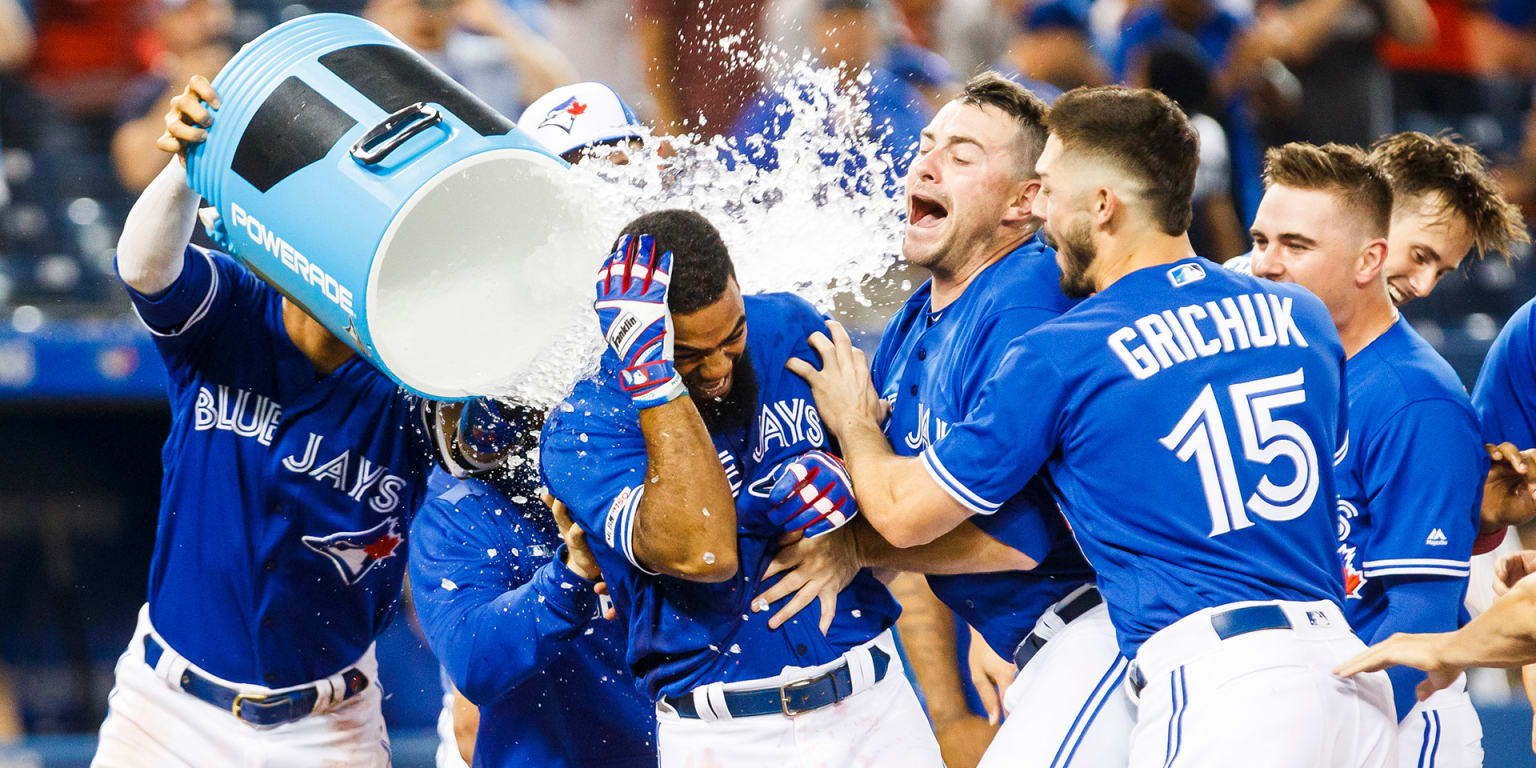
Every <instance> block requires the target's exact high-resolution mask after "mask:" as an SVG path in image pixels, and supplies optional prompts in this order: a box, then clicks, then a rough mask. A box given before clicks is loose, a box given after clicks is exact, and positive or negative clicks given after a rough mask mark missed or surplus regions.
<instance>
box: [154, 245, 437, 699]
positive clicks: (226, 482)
mask: <svg viewBox="0 0 1536 768" xmlns="http://www.w3.org/2000/svg"><path fill="white" fill-rule="evenodd" d="M129 295H130V296H131V297H132V299H133V303H134V308H135V309H136V310H137V311H138V313H139V315H140V317H141V318H143V320H144V322H145V324H146V325H147V326H149V329H150V331H151V332H152V333H153V334H154V337H155V344H156V345H157V346H158V347H159V349H160V352H161V354H162V355H163V356H164V358H165V364H166V369H167V370H168V371H169V373H170V376H169V381H168V384H167V391H168V393H169V396H170V402H171V433H170V437H168V438H167V439H166V441H165V450H164V452H163V460H164V464H165V476H164V479H163V480H162V482H161V487H160V515H159V528H158V529H157V531H156V533H155V555H154V560H153V562H152V563H151V565H150V573H149V614H150V620H151V622H153V624H154V626H155V629H156V630H157V631H158V632H159V633H160V635H161V636H163V637H164V638H165V640H166V642H168V643H169V644H170V646H171V647H172V648H174V649H176V651H177V652H179V653H181V654H182V655H183V656H186V657H187V658H188V659H190V660H191V661H192V662H193V663H194V664H196V665H198V666H199V667H201V668H203V669H204V670H206V671H208V672H210V673H212V674H214V675H217V676H219V677H221V678H224V679H226V680H230V681H233V682H240V683H253V684H257V685H265V686H270V687H282V686H289V685H297V684H299V683H304V682H307V681H310V680H315V679H318V678H321V677H325V676H327V675H331V674H334V673H336V672H338V671H341V670H342V669H344V668H346V667H347V665H349V664H351V663H353V662H355V661H356V660H357V659H358V658H359V657H360V656H362V655H363V652H364V651H366V650H367V649H368V646H369V645H370V644H371V643H372V642H373V639H374V637H375V636H376V635H377V634H378V633H379V632H380V631H382V630H383V629H384V626H385V625H386V624H388V623H389V619H390V616H391V615H392V613H393V611H394V607H395V604H396V602H397V600H398V598H399V596H400V583H401V580H402V578H404V575H405V534H406V529H407V528H408V527H409V525H410V518H409V516H410V513H411V512H412V511H414V510H415V509H416V507H417V506H419V505H420V503H421V499H422V497H423V494H424V491H425V489H426V478H427V473H428V471H429V469H430V468H431V465H432V458H431V447H430V443H429V442H428V440H427V437H426V434H427V433H426V431H425V428H424V424H423V422H422V418H423V410H424V409H423V408H422V402H421V401H420V400H417V399H416V398H413V397H410V396H408V395H406V394H404V393H403V392H402V391H401V390H399V389H398V388H397V387H396V386H395V385H394V383H392V382H391V381H390V380H389V378H388V377H386V376H384V375H383V374H381V373H379V372H378V371H377V370H375V369H374V368H373V366H371V365H370V364H369V363H368V362H367V361H366V360H364V359H363V358H362V357H361V356H358V355H354V356H353V357H351V358H350V359H348V360H347V361H346V362H345V363H343V364H342V365H341V367H339V368H337V369H336V370H334V371H332V372H331V373H330V374H328V375H325V376H319V375H317V373H316V371H315V367H314V365H313V364H312V363H310V361H309V359H308V358H306V357H305V356H304V354H303V353H302V352H300V351H299V349H298V348H297V347H295V346H294V345H293V342H292V341H290V340H289V338H288V333H287V331H286V330H284V328H283V319H282V297H281V296H280V295H279V294H278V292H277V291H276V290H274V289H272V288H271V287H270V286H268V285H267V284H266V283H263V282H262V281H261V280H259V279H257V278H256V276H254V275H252V274H251V273H250V271H248V270H247V269H245V268H244V267H242V266H240V265H239V264H238V263H236V262H235V261H234V260H233V259H231V258H229V257H228V256H225V255H224V254H221V253H214V252H209V251H205V250H203V249H201V248H198V247H196V246H189V247H188V248H187V251H186V256H185V262H184V264H183V266H182V270H181V275H180V276H179V277H178V278H177V279H176V282H175V283H174V284H172V285H171V286H170V288H168V289H167V290H166V291H164V292H162V293H161V294H158V295H156V296H154V297H146V296H143V295H141V294H139V293H138V292H136V291H133V290H132V289H131V288H130V289H129Z"/></svg>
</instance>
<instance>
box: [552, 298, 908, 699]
mask: <svg viewBox="0 0 1536 768" xmlns="http://www.w3.org/2000/svg"><path fill="white" fill-rule="evenodd" d="M745 303H746V313H747V347H746V348H747V355H748V356H750V359H751V367H752V370H753V372H754V374H755V378H756V380H757V388H758V395H757V402H756V404H755V405H754V410H753V413H754V414H755V418H753V419H752V422H751V424H750V426H748V427H746V428H734V429H730V430H725V432H724V434H713V433H712V434H711V435H710V437H711V438H712V439H713V441H714V444H715V448H716V450H718V451H719V453H720V459H721V462H722V463H723V464H724V466H725V469H726V476H727V478H729V479H730V481H731V488H732V491H733V493H734V494H735V495H736V519H737V528H738V533H739V536H738V550H737V551H738V558H739V559H738V562H739V563H740V567H739V568H738V569H737V572H736V575H735V576H734V577H733V578H731V579H729V580H727V581H725V582H722V583H718V584H703V583H694V582H688V581H684V580H681V579H675V578H671V577H667V576H660V575H656V574H652V573H648V572H646V570H645V569H644V568H642V567H641V566H640V564H639V563H638V562H637V561H636V559H635V557H634V553H633V552H632V551H631V550H630V541H631V539H630V536H631V532H632V529H633V525H634V514H635V512H636V510H637V509H638V508H639V503H640V496H641V494H642V489H643V488H644V486H645V482H646V474H645V473H646V453H645V437H644V435H643V434H642V433H641V432H640V422H639V415H638V412H637V411H636V410H635V408H634V406H633V404H632V403H631V401H630V399H629V396H628V395H626V394H624V391H623V390H622V389H621V388H620V387H619V384H618V377H617V373H616V370H617V367H618V365H619V364H618V361H617V358H616V357H614V355H613V354H612V353H611V352H609V353H608V354H606V355H605V356H604V358H603V363H602V369H601V370H600V371H599V373H598V374H597V375H596V376H595V377H593V378H590V379H587V380H585V381H583V382H581V383H579V384H577V385H576V388H575V391H574V392H573V393H572V395H571V397H570V398H569V399H567V400H566V401H565V402H564V403H562V404H561V405H559V406H557V407H556V408H555V410H554V412H553V413H552V414H551V415H550V418H549V421H548V422H546V424H545V425H544V433H543V438H542V440H541V443H540V448H539V459H540V463H541V465H542V467H541V469H542V471H543V473H544V482H545V485H546V486H547V487H548V488H549V490H550V492H551V493H552V494H554V496H555V497H556V498H558V499H560V500H562V501H564V502H565V503H566V505H567V506H569V507H570V509H571V513H572V515H573V516H574V518H575V519H576V521H577V522H578V523H579V524H580V525H581V526H582V528H583V529H585V530H587V531H591V532H592V535H591V536H590V538H589V541H591V543H592V549H593V552H594V554H595V555H596V556H597V559H598V564H599V566H600V567H601V568H602V570H603V577H604V579H605V580H606V581H607V582H608V587H609V589H610V591H611V592H612V594H613V600H614V604H615V605H616V606H617V608H618V611H619V614H620V617H621V618H622V619H623V620H625V621H626V622H627V624H628V628H629V649H628V660H629V664H630V668H631V669H632V670H633V671H634V673H635V676H636V678H638V680H637V684H638V685H639V686H640V688H641V690H642V691H643V692H645V694H646V695H647V696H650V697H651V698H653V699H654V698H656V697H658V696H662V695H668V696H671V695H678V694H681V693H684V692H686V691H689V690H692V689H693V688H695V687H697V686H699V685H703V684H706V683H711V682H715V681H727V682H728V681H733V680H752V679H758V678H764V677H771V676H773V675H777V674H779V673H780V672H781V671H782V670H783V668H784V667H785V666H811V665H816V664H823V663H826V662H829V661H832V660H834V659H836V658H837V657H838V656H841V655H842V654H843V653H845V652H846V651H848V650H849V649H851V648H853V647H854V646H856V645H859V644H860V643H863V642H865V641H867V640H869V639H870V638H872V637H874V636H875V635H877V634H879V633H880V632H881V631H883V630H885V629H886V628H887V627H889V626H891V625H892V624H893V623H895V618H896V613H897V610H898V609H897V607H896V604H895V602H894V601H893V600H892V599H891V596H890V593H889V592H887V591H886V589H885V587H884V586H882V585H881V584H880V583H879V582H878V581H876V580H875V579H874V577H872V576H870V575H869V573H868V571H865V572H862V573H860V574H859V575H858V576H857V577H855V579H854V580H853V582H852V583H851V584H850V585H849V586H848V587H847V588H846V589H845V590H844V591H843V593H842V595H841V596H840V597H839V598H838V604H837V608H838V610H837V617H836V618H835V619H834V621H833V623H832V628H831V630H830V631H829V632H828V633H827V635H825V636H823V635H822V634H821V631H820V629H819V628H818V627H817V624H816V622H817V618H818V617H817V616H816V615H815V614H816V612H815V611H806V612H803V613H801V614H799V615H797V616H796V617H795V618H793V619H791V620H790V621H789V622H787V623H786V624H784V625H783V626H782V627H780V628H779V629H777V630H769V629H768V617H770V616H771V615H772V613H771V612H770V613H756V614H755V613H753V612H752V611H751V608H750V603H751V600H752V599H753V598H754V597H755V596H757V595H758V594H760V593H761V592H762V591H763V590H764V589H765V588H767V586H769V585H771V584H772V581H766V582H765V581H764V580H763V578H762V575H763V573H764V571H765V570H766V569H767V567H768V563H769V561H770V560H772V558H773V555H774V553H775V552H777V551H778V544H777V540H778V537H779V536H780V534H781V533H782V531H780V530H778V529H777V528H775V527H773V526H772V524H771V523H769V522H768V518H767V514H766V510H767V497H768V493H769V491H770V489H771V488H772V487H773V481H774V479H776V477H777V472H778V471H779V470H780V469H781V468H782V467H783V466H784V464H785V463H786V462H788V461H790V460H791V459H793V458H794V457H796V456H798V455H800V454H802V453H804V452H805V451H808V450H810V449H813V448H825V447H826V432H825V430H824V429H823V428H822V425H821V418H820V416H818V415H817V413H816V407H815V401H814V399H813V398H812V397H811V392H810V389H809V388H808V387H807V386H806V384H805V382H804V381H803V380H802V379H801V378H800V377H798V376H796V375H794V374H792V373H790V372H789V371H787V370H785V368H784V363H785V362H786V361H787V360H788V359H789V358H790V357H800V358H803V359H807V360H813V361H814V360H816V359H817V358H816V356H815V353H814V352H813V351H812V350H811V349H810V346H809V345H808V344H807V343H806V338H807V337H809V336H810V334H811V333H813V332H815V331H818V330H823V329H825V327H826V326H825V321H824V319H823V318H822V317H821V315H819V314H817V312H816V311H815V309H813V308H812V307H811V306H810V304H808V303H806V302H805V301H804V300H802V299H799V298H797V297H795V296H791V295H789V294H767V295H762V296H747V297H745ZM742 378H743V377H742V376H740V375H738V376H737V377H736V381H735V383H734V385H733V386H735V387H743V386H746V383H745V382H743V381H742ZM702 513H703V510H701V514H702ZM786 599H788V598H786Z"/></svg>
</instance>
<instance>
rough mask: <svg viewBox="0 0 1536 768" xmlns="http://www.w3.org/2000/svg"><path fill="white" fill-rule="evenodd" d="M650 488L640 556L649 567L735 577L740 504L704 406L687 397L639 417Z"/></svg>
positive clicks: (639, 517) (639, 529) (637, 539)
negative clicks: (703, 413) (700, 408)
mask: <svg viewBox="0 0 1536 768" xmlns="http://www.w3.org/2000/svg"><path fill="white" fill-rule="evenodd" d="M640 430H641V432H643V433H644V435H645V451H646V461H647V464H648V467H647V470H646V483H645V487H644V495H643V496H642V497H641V499H640V503H639V507H638V512H637V514H636V516H635V522H634V534H633V536H634V544H633V546H634V553H635V556H636V558H637V559H639V560H640V561H641V562H642V563H643V564H644V565H645V566H646V567H648V568H650V569H652V570H655V571H659V572H661V573H664V574H667V575H669V576H675V577H677V578H681V579H688V580H690V581H724V580H725V579H728V578H730V577H731V576H733V575H735V573H736V499H735V497H734V496H732V495H731V484H730V481H729V480H727V479H726V476H725V468H724V467H722V466H721V464H720V456H719V454H718V453H717V452H716V451H715V445H714V442H713V441H711V440H710V437H709V430H708V429H706V428H705V426H704V419H703V418H702V417H701V416H699V411H698V408H696V407H695V406H694V404H693V399H692V398H691V397H688V396H686V395H685V396H683V397H678V398H675V399H673V400H672V401H671V402H669V403H666V404H665V405H658V406H654V407H651V408H646V409H644V410H642V411H640Z"/></svg>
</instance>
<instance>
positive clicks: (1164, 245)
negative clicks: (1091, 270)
mask: <svg viewBox="0 0 1536 768" xmlns="http://www.w3.org/2000/svg"><path fill="white" fill-rule="evenodd" d="M1194 255H1195V248H1194V246H1192V245H1190V243H1189V233H1187V232H1186V233H1182V234H1178V235H1169V234H1165V233H1163V232H1160V231H1157V230H1153V229H1147V230H1142V231H1141V232H1138V233H1136V234H1135V235H1133V236H1130V237H1125V238H1120V239H1117V240H1114V241H1111V242H1109V243H1106V244H1104V245H1102V246H1101V247H1100V253H1099V257H1098V258H1097V259H1096V260H1095V263H1096V264H1102V265H1103V266H1102V267H1101V268H1099V269H1098V270H1097V274H1095V275H1094V276H1093V283H1094V290H1095V291H1102V290H1104V289H1105V288H1108V287H1109V286H1111V285H1114V284H1115V282H1116V281H1117V280H1119V279H1120V278H1122V277H1125V276H1126V275H1129V274H1130V273H1132V272H1135V271H1136V270H1138V269H1146V268H1147V267H1155V266H1158V265H1160V264H1172V263H1173V262H1175V261H1179V260H1181V259H1187V258H1189V257H1191V256H1194Z"/></svg>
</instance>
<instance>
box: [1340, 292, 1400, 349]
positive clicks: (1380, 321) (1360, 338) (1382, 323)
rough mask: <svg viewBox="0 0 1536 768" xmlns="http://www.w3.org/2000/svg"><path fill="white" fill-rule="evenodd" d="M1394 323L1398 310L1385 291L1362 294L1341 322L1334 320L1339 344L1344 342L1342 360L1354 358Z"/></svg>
mask: <svg viewBox="0 0 1536 768" xmlns="http://www.w3.org/2000/svg"><path fill="white" fill-rule="evenodd" d="M1396 322H1397V307H1394V306H1392V299H1391V298H1390V297H1389V296H1387V292H1386V290H1385V288H1380V289H1378V287H1376V286H1373V287H1372V288H1371V289H1369V290H1363V291H1361V296H1360V297H1359V302H1358V303H1357V304H1356V306H1355V307H1353V311H1351V312H1350V313H1349V315H1348V316H1347V317H1344V318H1334V325H1335V327H1337V328H1338V330H1339V340H1340V341H1342V342H1344V357H1345V359H1348V358H1351V357H1354V356H1355V355H1356V354H1357V353H1359V352H1360V350H1362V349H1365V348H1366V347H1368V346H1370V345H1371V342H1373V341H1375V340H1376V339H1378V338H1380V337H1381V335H1382V334H1383V333H1386V332H1387V331H1389V330H1391V328H1392V325H1393V324H1394V323H1396Z"/></svg>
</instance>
